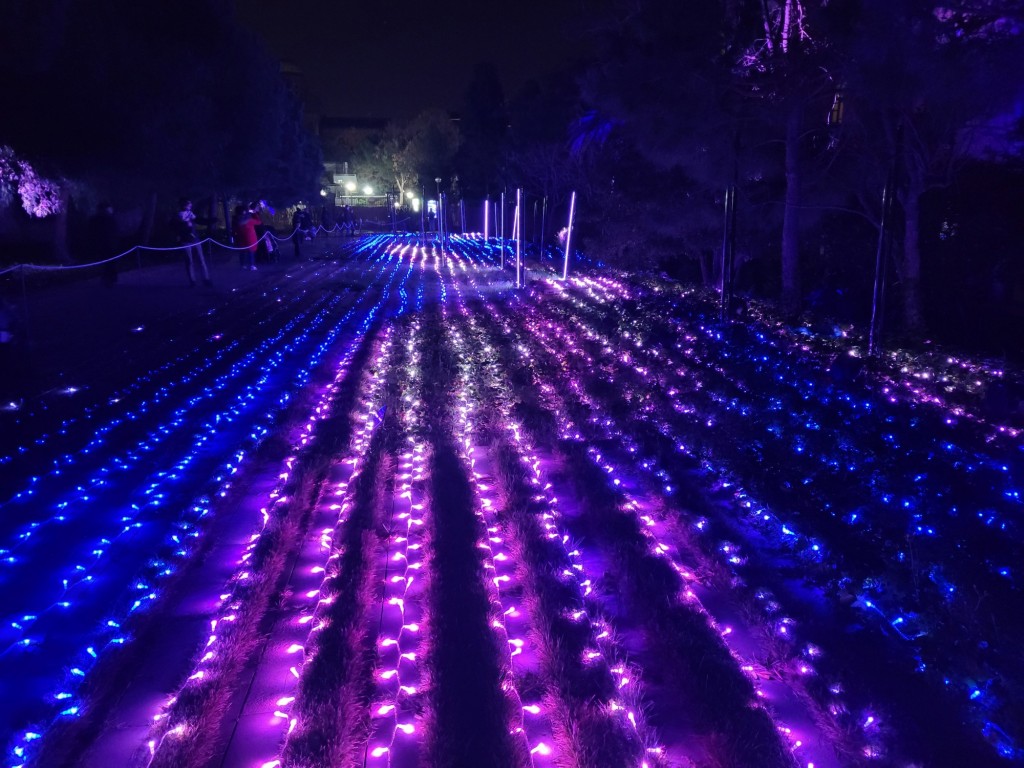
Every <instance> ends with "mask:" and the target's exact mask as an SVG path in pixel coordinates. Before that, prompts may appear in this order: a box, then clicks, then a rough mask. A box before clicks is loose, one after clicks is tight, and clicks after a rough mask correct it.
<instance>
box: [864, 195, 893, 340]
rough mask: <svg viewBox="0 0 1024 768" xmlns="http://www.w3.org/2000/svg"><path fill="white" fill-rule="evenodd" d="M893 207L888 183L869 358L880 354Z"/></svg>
mask: <svg viewBox="0 0 1024 768" xmlns="http://www.w3.org/2000/svg"><path fill="white" fill-rule="evenodd" d="M890 181H891V178H890ZM891 207H892V187H891V186H890V184H889V183H886V185H885V188H884V189H883V190H882V221H881V224H880V226H879V229H878V248H877V249H876V250H875V287H874V290H873V291H872V293H871V328H870V330H869V332H868V355H869V356H874V355H876V354H878V340H879V337H880V336H881V334H882V315H883V312H884V308H885V265H886V262H887V260H888V256H889V254H888V250H889V249H888V244H889V210H890V208H891Z"/></svg>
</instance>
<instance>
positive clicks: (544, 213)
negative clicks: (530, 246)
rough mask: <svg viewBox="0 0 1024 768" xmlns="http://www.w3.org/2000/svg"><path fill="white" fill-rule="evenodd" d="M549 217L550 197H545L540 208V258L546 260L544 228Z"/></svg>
mask: <svg viewBox="0 0 1024 768" xmlns="http://www.w3.org/2000/svg"><path fill="white" fill-rule="evenodd" d="M547 217H548V196H547V195H544V202H543V203H542V204H541V207H540V257H541V259H543V258H544V226H545V224H546V222H547Z"/></svg>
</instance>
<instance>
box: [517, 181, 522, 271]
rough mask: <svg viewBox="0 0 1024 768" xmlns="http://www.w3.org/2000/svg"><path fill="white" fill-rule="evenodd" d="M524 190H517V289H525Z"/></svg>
mask: <svg viewBox="0 0 1024 768" xmlns="http://www.w3.org/2000/svg"><path fill="white" fill-rule="evenodd" d="M522 209H523V190H522V188H519V189H516V288H522V287H523V219H522V214H521V213H520V211H522Z"/></svg>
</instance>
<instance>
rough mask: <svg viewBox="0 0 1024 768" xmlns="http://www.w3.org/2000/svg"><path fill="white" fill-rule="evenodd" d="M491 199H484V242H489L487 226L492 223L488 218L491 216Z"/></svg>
mask: <svg viewBox="0 0 1024 768" xmlns="http://www.w3.org/2000/svg"><path fill="white" fill-rule="evenodd" d="M490 207H491V199H490V198H489V197H486V198H484V242H485V243H486V242H487V225H488V224H489V223H490V222H489V221H488V218H489V216H490V213H491V211H490Z"/></svg>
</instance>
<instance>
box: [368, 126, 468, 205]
mask: <svg viewBox="0 0 1024 768" xmlns="http://www.w3.org/2000/svg"><path fill="white" fill-rule="evenodd" d="M458 147H459V134H458V131H457V129H456V128H455V126H454V125H453V124H452V120H451V118H450V117H449V116H448V114H447V113H445V112H444V111H443V110H426V111H424V112H421V113H420V114H419V115H417V116H416V117H414V118H413V119H412V120H410V121H408V122H399V121H395V122H392V123H390V124H389V125H388V126H387V128H385V130H384V136H383V137H382V138H381V140H380V142H379V144H378V145H377V147H376V151H375V158H376V160H377V162H379V163H381V164H383V166H384V167H387V168H389V169H390V173H391V180H392V181H393V182H394V184H395V187H397V189H398V193H399V195H400V196H402V197H404V196H405V193H406V191H407V190H415V189H418V188H420V187H424V186H426V185H427V182H428V181H429V182H430V183H431V185H432V184H433V180H434V179H435V178H438V177H440V178H443V179H451V178H452V176H453V174H454V164H453V163H454V158H455V154H456V152H457V151H458ZM431 188H432V187H431Z"/></svg>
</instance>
